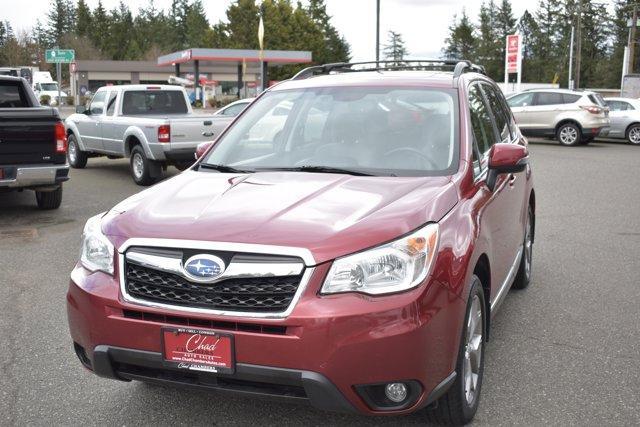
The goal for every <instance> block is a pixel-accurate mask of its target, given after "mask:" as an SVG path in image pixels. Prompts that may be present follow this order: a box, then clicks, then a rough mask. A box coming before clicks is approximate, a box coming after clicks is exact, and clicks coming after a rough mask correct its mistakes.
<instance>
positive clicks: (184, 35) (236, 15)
mask: <svg viewBox="0 0 640 427" xmlns="http://www.w3.org/2000/svg"><path fill="white" fill-rule="evenodd" d="M258 3H259V4H258ZM260 16H262V17H263V20H264V27H265V35H264V46H265V49H272V50H310V51H311V52H312V55H313V60H314V62H316V63H327V62H339V61H348V60H349V59H350V56H351V54H350V47H349V44H348V43H347V42H346V40H345V39H344V37H343V36H342V35H340V33H339V32H338V31H337V29H336V28H335V27H334V26H333V25H332V23H331V17H330V16H329V15H328V13H327V10H326V5H325V2H324V0H310V1H308V2H306V4H305V5H304V6H303V5H302V4H301V3H300V2H297V3H296V4H295V5H294V4H292V1H291V0H262V1H261V2H256V0H238V1H236V2H234V3H232V4H231V5H230V6H229V7H228V8H227V10H226V19H225V20H222V19H220V20H219V21H218V22H216V23H213V24H212V23H210V22H209V20H208V19H207V16H206V13H205V9H204V6H203V4H202V1H201V0H173V1H172V3H171V6H170V7H169V9H168V10H162V9H158V8H157V7H156V6H155V4H154V2H153V0H149V2H148V3H147V5H146V6H145V7H142V8H140V9H138V10H137V13H135V14H134V13H133V12H132V11H131V9H130V8H129V6H127V4H126V3H124V2H120V4H119V6H118V7H116V8H114V9H112V10H107V9H105V7H104V6H103V4H102V1H98V4H97V5H96V7H95V8H93V9H92V8H91V7H89V5H88V4H87V2H86V1H85V0H77V1H76V0H51V3H50V8H49V11H48V13H47V15H46V19H45V20H44V22H41V21H38V22H36V24H35V26H34V28H33V29H32V30H30V31H23V32H21V33H19V34H16V33H15V32H14V31H13V29H12V28H11V25H10V24H9V23H8V22H0V64H7V65H35V66H38V67H40V69H48V67H49V65H48V64H46V63H45V61H44V51H45V50H46V49H49V48H52V47H55V46H59V47H60V48H65V49H74V50H75V51H76V58H77V59H110V60H149V61H155V60H156V59H157V57H158V56H160V55H162V54H165V53H169V52H174V51H178V50H182V49H187V48H192V47H204V48H207V47H209V48H243V49H258V48H259V46H258V23H259V20H260ZM297 68H298V67H296V66H286V67H281V68H280V69H278V70H274V72H272V73H271V75H272V77H273V78H276V79H277V78H282V77H286V76H287V75H290V74H291V73H292V72H295V71H296V69H297Z"/></svg>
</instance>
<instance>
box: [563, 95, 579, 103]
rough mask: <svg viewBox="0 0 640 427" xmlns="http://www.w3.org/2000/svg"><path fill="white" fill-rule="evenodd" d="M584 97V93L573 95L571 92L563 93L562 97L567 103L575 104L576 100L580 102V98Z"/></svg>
mask: <svg viewBox="0 0 640 427" xmlns="http://www.w3.org/2000/svg"><path fill="white" fill-rule="evenodd" d="M580 98H582V95H572V94H570V93H564V94H562V99H563V100H564V103H565V104H573V103H574V102H578V99H580Z"/></svg>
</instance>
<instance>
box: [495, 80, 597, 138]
mask: <svg viewBox="0 0 640 427" xmlns="http://www.w3.org/2000/svg"><path fill="white" fill-rule="evenodd" d="M507 102H508V103H509V106H510V107H511V110H512V111H513V115H514V116H515V118H516V122H517V123H518V126H519V127H520V130H521V131H522V133H523V134H524V135H526V136H540V137H551V138H556V139H557V140H558V142H560V144H562V145H578V144H580V143H582V144H587V143H589V142H590V141H592V140H593V139H594V138H595V137H596V136H606V135H607V134H608V133H609V108H608V107H607V106H606V104H605V102H604V100H603V99H602V96H600V94H598V93H596V92H589V91H574V90H568V89H536V90H528V91H525V92H521V93H518V94H515V95H511V96H509V97H508V98H507Z"/></svg>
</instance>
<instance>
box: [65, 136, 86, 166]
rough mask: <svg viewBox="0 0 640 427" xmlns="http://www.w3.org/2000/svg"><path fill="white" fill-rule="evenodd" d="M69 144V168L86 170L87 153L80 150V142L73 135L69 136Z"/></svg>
mask: <svg viewBox="0 0 640 427" xmlns="http://www.w3.org/2000/svg"><path fill="white" fill-rule="evenodd" d="M67 142H68V144H69V146H68V149H67V160H68V161H69V166H71V167H72V168H74V169H84V167H85V166H87V159H88V156H87V153H86V151H81V150H80V146H79V145H78V141H77V140H76V137H75V135H73V134H70V135H69V138H68V139H67Z"/></svg>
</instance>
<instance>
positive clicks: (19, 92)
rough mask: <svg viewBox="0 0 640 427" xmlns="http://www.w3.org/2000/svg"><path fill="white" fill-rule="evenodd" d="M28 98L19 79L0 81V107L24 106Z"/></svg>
mask: <svg viewBox="0 0 640 427" xmlns="http://www.w3.org/2000/svg"><path fill="white" fill-rule="evenodd" d="M26 107H29V99H28V97H27V94H26V93H25V91H24V88H23V87H22V83H21V82H19V81H0V108H26Z"/></svg>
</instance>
